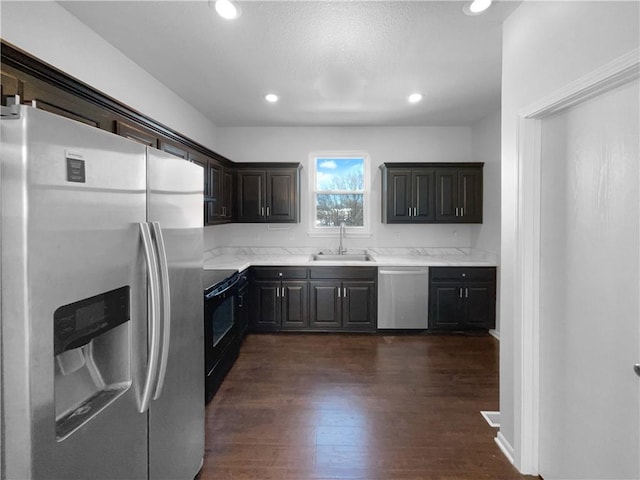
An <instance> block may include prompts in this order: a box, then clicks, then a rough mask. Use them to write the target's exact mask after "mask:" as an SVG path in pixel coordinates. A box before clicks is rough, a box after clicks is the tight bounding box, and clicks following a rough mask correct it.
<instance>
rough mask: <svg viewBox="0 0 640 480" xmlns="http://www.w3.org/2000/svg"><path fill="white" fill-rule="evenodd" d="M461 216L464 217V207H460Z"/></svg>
mask: <svg viewBox="0 0 640 480" xmlns="http://www.w3.org/2000/svg"><path fill="white" fill-rule="evenodd" d="M460 216H461V217H464V207H460Z"/></svg>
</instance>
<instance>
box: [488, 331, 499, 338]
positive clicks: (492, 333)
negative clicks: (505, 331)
mask: <svg viewBox="0 0 640 480" xmlns="http://www.w3.org/2000/svg"><path fill="white" fill-rule="evenodd" d="M489 335H491V336H492V337H495V338H497V339H498V340H500V332H499V331H498V330H496V329H494V328H492V329H491V330H489Z"/></svg>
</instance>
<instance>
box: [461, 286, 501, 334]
mask: <svg viewBox="0 0 640 480" xmlns="http://www.w3.org/2000/svg"><path fill="white" fill-rule="evenodd" d="M495 297H496V293H495V286H494V285H493V284H488V283H487V284H482V283H477V284H472V283H471V284H468V285H466V286H465V287H464V306H463V310H464V312H463V319H464V324H465V325H464V326H465V327H466V328H482V329H491V328H495V326H496V304H495Z"/></svg>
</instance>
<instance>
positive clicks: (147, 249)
mask: <svg viewBox="0 0 640 480" xmlns="http://www.w3.org/2000/svg"><path fill="white" fill-rule="evenodd" d="M138 225H139V226H140V234H141V237H142V246H143V250H144V258H145V260H146V265H147V275H148V285H149V289H148V290H149V302H148V309H149V315H148V317H149V319H148V321H147V328H148V330H149V331H148V333H147V336H148V339H149V352H148V356H147V373H146V375H145V380H144V387H143V389H142V398H141V401H140V408H139V409H138V411H139V412H140V413H144V412H146V411H147V410H148V409H149V403H150V402H151V390H152V388H153V382H154V380H155V379H156V376H157V373H156V372H157V370H158V354H159V351H158V350H159V349H160V319H159V317H158V314H159V312H160V275H159V270H158V260H157V256H156V254H155V249H154V248H153V242H152V240H151V231H150V230H149V224H148V223H146V222H142V223H139V224H138Z"/></svg>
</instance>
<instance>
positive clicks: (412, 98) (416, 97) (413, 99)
mask: <svg viewBox="0 0 640 480" xmlns="http://www.w3.org/2000/svg"><path fill="white" fill-rule="evenodd" d="M407 100H409V103H418V102H419V101H420V100H422V94H421V93H412V94H411V95H409V97H407Z"/></svg>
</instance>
